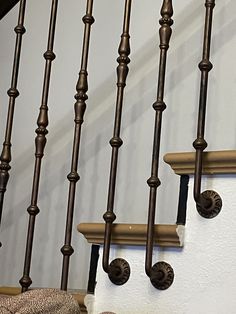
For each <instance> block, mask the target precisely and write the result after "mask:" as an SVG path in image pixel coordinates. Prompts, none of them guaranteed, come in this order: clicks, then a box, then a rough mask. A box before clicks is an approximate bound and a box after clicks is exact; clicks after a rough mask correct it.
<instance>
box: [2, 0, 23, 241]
mask: <svg viewBox="0 0 236 314" xmlns="http://www.w3.org/2000/svg"><path fill="white" fill-rule="evenodd" d="M25 9H26V0H21V1H20V8H19V16H18V24H17V26H16V27H15V29H14V30H15V33H16V43H15V53H14V61H13V69H12V79H11V87H10V89H9V90H8V92H7V94H8V96H9V107H8V115H7V123H6V131H5V140H4V142H3V149H2V153H1V156H0V224H1V219H2V211H3V201H4V195H5V192H6V188H7V183H8V180H9V170H10V169H11V166H10V162H11V145H12V144H11V134H12V128H13V117H14V110H15V102H16V98H17V97H18V96H19V91H18V89H17V82H18V76H19V66H20V57H21V46H22V37H23V34H24V33H25V31H26V30H25V27H24V19H25ZM0 246H1V244H0Z"/></svg>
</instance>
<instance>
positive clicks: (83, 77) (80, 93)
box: [61, 0, 94, 290]
mask: <svg viewBox="0 0 236 314" xmlns="http://www.w3.org/2000/svg"><path fill="white" fill-rule="evenodd" d="M92 9H93V0H87V8H86V14H85V16H84V17H83V19H82V20H83V22H84V25H85V26H84V39H83V48H82V60H81V69H80V72H79V79H78V83H77V85H76V91H77V94H76V95H75V99H76V103H75V105H74V110H75V120H74V121H75V127H74V142H73V152H72V161H71V172H70V173H69V174H68V176H67V178H68V180H69V196H68V206H67V219H66V230H65V242H64V245H63V247H62V248H61V252H62V254H63V265H62V276H61V289H62V290H67V284H68V275H69V262H70V256H71V255H72V254H73V252H74V249H73V247H72V245H71V237H72V225H73V216H74V203H75V191H76V183H77V181H78V180H79V179H80V177H79V174H78V171H77V168H78V161H79V148H80V138H81V126H82V123H83V121H84V113H85V110H86V100H87V99H88V96H87V91H88V81H87V76H88V73H87V63H88V53H89V42H90V31H91V25H92V24H93V23H94V18H93V16H92Z"/></svg>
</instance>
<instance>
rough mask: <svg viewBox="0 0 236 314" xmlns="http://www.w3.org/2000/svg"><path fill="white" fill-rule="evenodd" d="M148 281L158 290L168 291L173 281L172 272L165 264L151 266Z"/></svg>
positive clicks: (159, 263)
mask: <svg viewBox="0 0 236 314" xmlns="http://www.w3.org/2000/svg"><path fill="white" fill-rule="evenodd" d="M150 280H151V283H152V285H153V286H154V287H155V288H156V289H158V290H166V289H168V288H169V287H170V286H171V285H172V283H173V281H174V270H173V268H172V267H171V266H170V265H169V264H168V263H166V262H158V263H156V264H154V265H153V266H152V269H151V275H150Z"/></svg>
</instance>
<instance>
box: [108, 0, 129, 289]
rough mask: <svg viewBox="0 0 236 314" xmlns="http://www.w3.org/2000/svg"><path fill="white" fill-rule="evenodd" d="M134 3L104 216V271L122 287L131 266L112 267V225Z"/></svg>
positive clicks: (124, 40)
mask: <svg viewBox="0 0 236 314" xmlns="http://www.w3.org/2000/svg"><path fill="white" fill-rule="evenodd" d="M131 4H132V0H126V1H125V7H124V21H123V32H122V35H121V41H120V45H119V49H118V53H119V57H118V59H117V62H118V64H119V65H118V67H117V98H116V112H115V121H114V130H113V137H112V139H111V140H110V145H111V147H112V155H111V166H110V178H109V187H108V199H107V211H106V212H105V214H104V215H103V218H104V220H105V223H106V225H105V236H104V249H103V261H102V265H103V269H104V271H105V272H106V273H108V276H109V278H110V280H111V281H112V282H113V283H114V284H117V285H122V284H124V283H125V282H127V280H128V279H129V276H130V267H129V264H128V263H127V262H126V261H125V260H124V259H122V258H117V259H115V260H113V261H112V262H111V263H110V264H109V254H110V246H111V234H112V223H113V222H114V220H115V219H116V215H115V214H114V199H115V188H116V174H117V166H118V152H119V148H120V146H121V145H122V144H123V142H122V139H121V138H120V128H121V116H122V107H123V96H124V88H125V86H126V78H127V75H128V72H129V68H128V64H129V62H130V59H129V57H128V56H129V54H130V42H129V38H130V35H129V27H130V14H131Z"/></svg>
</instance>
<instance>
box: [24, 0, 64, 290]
mask: <svg viewBox="0 0 236 314" xmlns="http://www.w3.org/2000/svg"><path fill="white" fill-rule="evenodd" d="M57 7H58V0H52V6H51V17H50V24H49V35H48V45H47V51H46V52H45V53H44V55H43V56H44V59H45V71H44V81H43V92H42V102H41V106H40V109H39V116H38V120H37V125H38V128H37V129H36V131H35V132H36V134H37V136H36V138H35V166H34V176H33V184H32V193H31V203H30V206H29V207H28V209H27V211H28V213H29V224H28V234H27V242H26V251H25V262H24V270H23V277H22V278H21V279H20V284H21V286H22V292H24V291H26V290H27V289H28V288H29V286H30V285H31V283H32V280H31V278H30V276H29V274H30V266H31V257H32V248H33V239H34V227H35V218H36V215H37V214H38V213H39V208H38V204H37V203H38V193H39V181H40V173H41V163H42V158H43V155H44V148H45V145H46V141H47V140H46V135H47V133H48V130H47V126H48V94H49V87H50V76H51V66H52V61H53V60H54V59H55V57H56V56H55V54H54V52H53V46H54V37H55V29H56V18H57Z"/></svg>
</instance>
